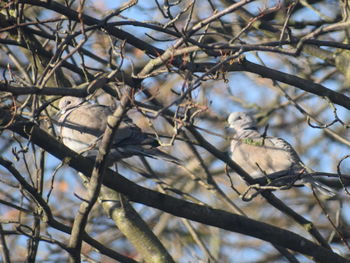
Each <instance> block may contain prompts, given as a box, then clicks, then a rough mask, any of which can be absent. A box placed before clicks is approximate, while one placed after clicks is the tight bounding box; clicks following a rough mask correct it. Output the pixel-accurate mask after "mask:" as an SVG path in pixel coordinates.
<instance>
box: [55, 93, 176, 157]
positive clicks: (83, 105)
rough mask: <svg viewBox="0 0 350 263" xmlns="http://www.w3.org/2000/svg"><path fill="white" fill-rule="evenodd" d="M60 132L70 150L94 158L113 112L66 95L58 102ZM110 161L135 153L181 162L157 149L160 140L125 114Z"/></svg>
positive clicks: (114, 142) (115, 137)
mask: <svg viewBox="0 0 350 263" xmlns="http://www.w3.org/2000/svg"><path fill="white" fill-rule="evenodd" d="M58 108H59V113H58V114H59V116H60V117H59V118H58V121H57V127H58V134H59V136H60V137H61V138H62V142H63V144H65V145H66V146H67V147H68V148H70V149H71V150H73V151H75V152H77V153H79V154H84V156H86V157H90V158H94V157H96V156H97V154H98V149H99V146H100V144H101V140H102V136H103V134H104V131H105V129H106V127H107V118H108V116H110V115H112V114H113V111H112V109H111V108H110V107H108V106H104V105H101V104H94V103H90V102H89V101H87V100H85V99H83V98H78V97H72V96H65V97H63V98H62V99H61V100H60V102H59V104H58ZM112 140H113V141H112V145H111V150H110V153H109V155H108V161H109V163H114V162H117V161H119V160H121V159H124V158H129V157H132V156H134V155H142V156H146V157H151V158H156V159H162V160H165V161H169V162H173V163H179V160H178V159H177V158H175V157H173V156H171V155H169V154H167V153H164V152H162V151H160V150H159V149H157V147H158V146H160V145H159V143H158V140H156V138H155V137H154V136H151V135H149V134H146V133H144V132H142V130H141V129H140V128H139V127H138V126H136V125H135V124H134V123H133V122H132V120H131V119H130V118H129V117H127V116H126V115H125V116H124V117H123V119H122V122H121V124H120V126H119V128H118V130H117V131H116V132H115V135H114V137H113V139H112Z"/></svg>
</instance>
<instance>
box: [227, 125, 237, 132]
mask: <svg viewBox="0 0 350 263" xmlns="http://www.w3.org/2000/svg"><path fill="white" fill-rule="evenodd" d="M225 131H226V132H227V133H234V131H235V130H234V129H233V128H231V127H230V126H225Z"/></svg>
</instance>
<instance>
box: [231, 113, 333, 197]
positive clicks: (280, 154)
mask: <svg viewBox="0 0 350 263" xmlns="http://www.w3.org/2000/svg"><path fill="white" fill-rule="evenodd" d="M227 122H228V124H229V129H230V130H231V132H232V133H233V135H234V137H233V138H232V141H231V145H230V157H231V159H232V160H233V161H234V162H235V163H237V164H238V165H239V166H240V167H241V168H242V169H243V170H244V171H245V172H247V173H248V174H249V175H250V176H251V177H253V178H254V179H257V178H260V177H266V176H269V175H275V176H276V175H277V176H280V177H282V176H291V177H292V178H293V179H295V180H298V179H300V180H301V181H302V182H303V183H304V184H305V185H307V186H311V188H313V189H316V190H317V191H319V192H320V193H321V194H323V195H326V196H334V195H336V191H335V190H334V189H332V188H330V187H328V186H326V185H324V184H323V183H321V182H320V181H318V180H316V179H315V178H313V177H312V176H311V175H308V174H309V173H310V172H313V171H312V170H311V169H310V168H307V167H306V166H305V165H304V163H303V162H302V161H301V159H300V157H299V155H298V154H297V152H296V151H295V150H294V148H293V147H292V146H291V145H290V144H289V143H288V142H287V141H285V140H284V139H282V138H279V137H270V136H265V135H263V134H261V133H259V131H258V129H257V125H256V121H255V119H254V118H253V116H252V114H251V113H247V112H232V113H231V114H230V115H229V117H228V119H227ZM295 180H293V182H294V181H295Z"/></svg>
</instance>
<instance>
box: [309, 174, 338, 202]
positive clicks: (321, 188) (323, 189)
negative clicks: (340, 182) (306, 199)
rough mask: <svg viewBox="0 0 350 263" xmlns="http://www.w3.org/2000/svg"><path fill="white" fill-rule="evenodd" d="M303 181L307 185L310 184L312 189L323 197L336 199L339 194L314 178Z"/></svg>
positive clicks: (310, 177)
mask: <svg viewBox="0 0 350 263" xmlns="http://www.w3.org/2000/svg"><path fill="white" fill-rule="evenodd" d="M303 181H304V182H305V183H306V184H309V185H310V186H311V188H313V189H315V190H316V191H318V192H319V193H321V194H323V195H326V196H329V197H334V196H335V195H336V194H337V191H336V190H335V189H333V188H331V187H329V186H327V185H325V184H323V183H321V182H320V181H318V180H316V179H314V178H313V177H312V176H306V177H304V178H303Z"/></svg>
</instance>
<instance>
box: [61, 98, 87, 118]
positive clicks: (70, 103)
mask: <svg viewBox="0 0 350 263" xmlns="http://www.w3.org/2000/svg"><path fill="white" fill-rule="evenodd" d="M83 102H84V99H83V98H77V97H71V96H67V97H63V98H62V99H61V100H60V102H59V104H58V108H59V109H60V113H61V114H64V113H65V112H67V110H70V109H72V108H74V107H76V106H78V105H80V104H82V103H83Z"/></svg>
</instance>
